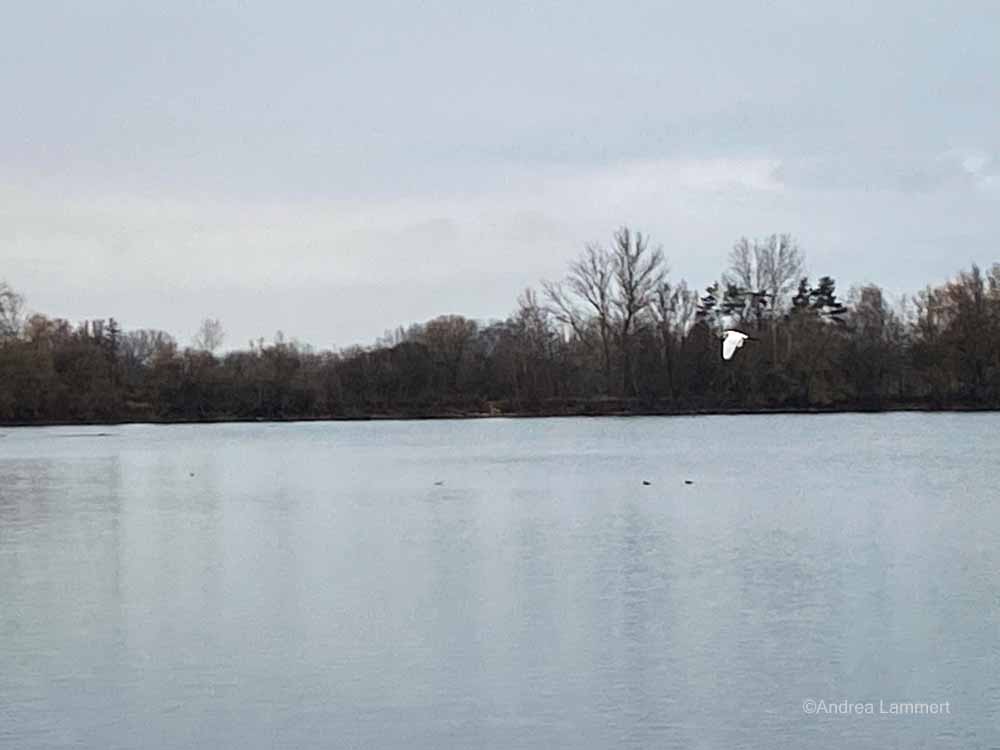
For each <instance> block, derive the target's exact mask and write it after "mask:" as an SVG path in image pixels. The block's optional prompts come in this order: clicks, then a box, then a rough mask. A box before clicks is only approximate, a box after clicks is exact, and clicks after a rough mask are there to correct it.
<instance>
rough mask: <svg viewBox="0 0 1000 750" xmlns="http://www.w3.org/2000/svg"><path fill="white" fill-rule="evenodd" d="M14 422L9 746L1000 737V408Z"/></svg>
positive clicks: (0, 604)
mask: <svg viewBox="0 0 1000 750" xmlns="http://www.w3.org/2000/svg"><path fill="white" fill-rule="evenodd" d="M97 433H106V434H104V435H99V434H97ZM0 434H3V437H0V747H2V748H18V749H21V748H69V747H73V748H77V747H87V748H102V749H111V748H153V749H158V748H192V747H240V748H272V747H290V748H292V747H294V748H320V747H323V748H329V747H338V748H349V747H357V748H428V749H430V748H573V749H574V750H580V749H581V748H583V749H587V748H615V747H634V748H653V747H656V748H734V747H745V748H760V749H761V750H765V749H766V750H772V749H774V748H795V749H796V750H798V749H799V748H803V747H811V748H843V747H851V748H879V750H881V749H882V748H888V747H907V748H922V747H927V748H961V749H962V750H968V749H970V748H997V747H1000V616H998V615H1000V507H998V503H1000V491H998V484H1000V483H998V479H1000V415H994V414H964V415H954V414H953V415H917V414H895V415H839V416H760V417H750V416H740V417H698V418H673V419H663V418H649V419H561V420H482V421H464V422H462V421H459V422H451V421H449V422H381V423H323V424H320V423H313V424H253V425H211V426H207V425H203V426H127V427H105V428H93V427H89V428H42V429H25V428H22V429H0ZM643 480H645V481H648V482H649V483H650V484H649V485H648V486H646V485H644V484H643ZM685 480H690V481H691V482H693V484H685ZM439 483H440V484H439ZM809 699H814V700H817V701H820V700H822V701H826V702H827V704H833V703H838V702H840V701H844V700H847V701H850V702H852V703H854V702H861V703H865V702H873V703H875V711H876V712H878V711H879V710H880V707H879V705H878V702H879V701H883V702H885V703H886V704H888V703H889V702H893V701H920V702H940V703H944V702H948V710H950V713H948V714H943V715H937V716H901V717H899V716H897V717H892V716H887V715H878V714H877V713H876V714H875V715H860V716H859V715H848V716H844V715H837V714H818V715H807V714H806V713H805V712H804V711H803V702H804V701H806V700H809Z"/></svg>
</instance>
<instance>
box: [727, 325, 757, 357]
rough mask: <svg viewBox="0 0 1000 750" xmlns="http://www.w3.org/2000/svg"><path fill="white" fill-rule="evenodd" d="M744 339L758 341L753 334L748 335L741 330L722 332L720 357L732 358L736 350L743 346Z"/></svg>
mask: <svg viewBox="0 0 1000 750" xmlns="http://www.w3.org/2000/svg"><path fill="white" fill-rule="evenodd" d="M745 341H758V339H755V338H754V337H753V336H748V335H747V334H745V333H743V332H742V331H733V330H729V331H724V332H723V334H722V358H723V359H732V358H733V354H735V353H736V350H737V349H739V348H740V347H741V346H743V342H745Z"/></svg>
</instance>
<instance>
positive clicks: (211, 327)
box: [194, 318, 226, 354]
mask: <svg viewBox="0 0 1000 750" xmlns="http://www.w3.org/2000/svg"><path fill="white" fill-rule="evenodd" d="M225 338H226V333H225V331H224V330H223V329H222V323H221V322H219V320H218V318H205V319H204V320H203V321H201V325H200V326H198V333H196V334H195V337H194V348H195V349H200V350H201V351H204V352H209V353H212V354H214V353H215V350H216V349H218V348H219V347H220V346H222V342H223V340H225Z"/></svg>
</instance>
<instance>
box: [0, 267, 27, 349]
mask: <svg viewBox="0 0 1000 750" xmlns="http://www.w3.org/2000/svg"><path fill="white" fill-rule="evenodd" d="M23 312H24V297H22V296H21V295H20V294H18V293H17V292H15V291H14V290H13V289H12V288H11V287H10V285H9V284H7V282H6V281H0V341H2V340H4V339H8V338H14V337H15V336H18V335H19V334H20V333H21V327H22V325H23V324H24V320H23Z"/></svg>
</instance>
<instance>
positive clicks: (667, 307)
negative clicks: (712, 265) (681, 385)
mask: <svg viewBox="0 0 1000 750" xmlns="http://www.w3.org/2000/svg"><path fill="white" fill-rule="evenodd" d="M651 309H652V311H653V317H654V318H655V319H656V326H657V329H658V331H659V336H660V345H661V347H662V353H663V361H664V364H665V365H666V368H665V369H666V373H667V390H668V392H669V393H670V396H671V398H674V397H676V394H677V360H678V358H679V357H678V355H679V352H680V347H681V344H682V343H683V341H684V338H685V337H686V336H687V333H688V331H689V330H690V329H691V326H692V325H693V324H694V321H695V314H696V313H697V310H698V293H697V292H695V291H693V290H690V289H688V285H687V282H686V281H681V282H680V283H679V284H678V285H677V286H671V285H670V283H669V282H667V281H666V280H664V281H661V282H660V284H659V286H658V287H657V289H656V298H655V300H654V302H653V305H652V308H651Z"/></svg>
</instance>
